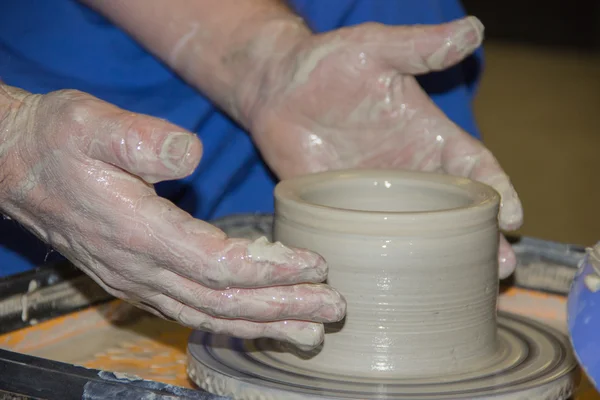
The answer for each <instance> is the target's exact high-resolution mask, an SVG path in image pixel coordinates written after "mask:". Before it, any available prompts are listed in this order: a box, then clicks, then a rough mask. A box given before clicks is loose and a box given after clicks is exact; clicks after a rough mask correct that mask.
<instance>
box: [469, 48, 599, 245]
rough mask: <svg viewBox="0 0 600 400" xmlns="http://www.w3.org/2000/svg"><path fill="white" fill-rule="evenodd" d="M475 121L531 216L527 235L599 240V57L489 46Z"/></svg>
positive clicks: (525, 230) (524, 230)
mask: <svg viewBox="0 0 600 400" xmlns="http://www.w3.org/2000/svg"><path fill="white" fill-rule="evenodd" d="M486 57H487V61H486V70H485V74H484V78H483V82H482V86H481V89H480V92H479V95H478V98H477V101H476V113H477V118H478V121H479V124H480V127H481V129H482V131H483V134H484V136H485V137H484V140H485V143H486V144H487V146H488V147H489V148H490V149H491V150H492V151H493V152H494V153H495V154H496V156H497V157H498V159H499V160H500V162H501V163H502V165H503V166H504V168H505V170H506V171H507V172H508V174H509V175H510V176H511V177H512V180H513V183H514V184H515V186H516V188H517V190H518V191H519V194H520V196H521V199H522V201H523V204H524V208H525V225H524V226H523V228H522V229H521V231H520V232H521V233H522V234H526V235H532V236H536V237H540V238H544V239H549V240H557V241H561V242H569V243H578V244H583V245H589V244H592V243H595V242H596V241H599V240H600V212H599V211H598V208H599V207H600V55H595V56H590V55H585V54H578V53H576V52H568V51H551V50H547V49H538V48H532V47H519V46H515V45H506V44H502V43H488V44H486Z"/></svg>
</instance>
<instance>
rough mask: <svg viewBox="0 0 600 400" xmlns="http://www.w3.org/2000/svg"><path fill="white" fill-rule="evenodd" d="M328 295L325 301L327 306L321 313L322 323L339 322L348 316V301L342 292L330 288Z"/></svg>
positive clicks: (322, 308)
mask: <svg viewBox="0 0 600 400" xmlns="http://www.w3.org/2000/svg"><path fill="white" fill-rule="evenodd" d="M328 291H329V293H328V295H327V296H326V298H325V299H324V301H323V303H325V305H324V306H323V307H321V312H320V313H319V314H320V315H321V317H322V318H323V321H322V322H338V321H341V320H342V319H343V318H344V317H345V316H346V299H344V296H342V295H341V293H340V292H338V291H337V290H335V289H333V288H330V287H329V288H328Z"/></svg>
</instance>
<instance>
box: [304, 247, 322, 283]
mask: <svg viewBox="0 0 600 400" xmlns="http://www.w3.org/2000/svg"><path fill="white" fill-rule="evenodd" d="M297 251H298V252H299V255H300V258H301V259H302V264H303V265H300V267H301V268H302V270H303V276H304V279H306V282H315V283H316V282H323V281H324V280H325V279H327V274H328V273H329V265H328V264H327V262H326V261H325V259H324V258H323V257H321V256H320V255H318V254H316V253H313V252H310V251H307V250H297Z"/></svg>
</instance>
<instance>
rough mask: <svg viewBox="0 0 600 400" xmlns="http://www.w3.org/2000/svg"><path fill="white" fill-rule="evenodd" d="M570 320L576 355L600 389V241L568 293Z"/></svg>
mask: <svg viewBox="0 0 600 400" xmlns="http://www.w3.org/2000/svg"><path fill="white" fill-rule="evenodd" d="M567 321H568V326H569V334H570V337H571V343H572V345H573V349H574V351H575V355H576V356H577V359H578V361H579V363H580V365H581V367H582V368H583V370H584V371H585V372H586V374H587V376H588V378H589V379H590V381H591V382H592V383H593V385H594V386H595V387H596V390H598V389H600V387H599V386H598V383H600V243H598V244H597V245H596V247H594V248H593V249H588V251H587V254H586V256H585V258H584V259H583V260H582V262H581V265H580V266H579V270H578V271H577V275H576V276H575V280H574V281H573V285H572V286H571V292H570V293H569V300H568V304H567Z"/></svg>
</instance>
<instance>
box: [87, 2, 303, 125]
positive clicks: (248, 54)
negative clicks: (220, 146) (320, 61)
mask: <svg viewBox="0 0 600 400" xmlns="http://www.w3.org/2000/svg"><path fill="white" fill-rule="evenodd" d="M81 1H82V2H83V3H85V4H87V5H89V6H91V7H93V8H94V9H96V10H97V11H98V12H100V13H102V14H104V15H105V16H107V17H108V18H109V19H111V20H112V21H113V22H114V23H115V24H117V25H119V26H120V27H122V28H123V29H124V30H125V31H127V32H128V33H129V34H131V35H132V36H133V37H134V38H135V39H136V40H137V41H138V42H139V43H141V44H142V45H143V46H145V47H146V48H147V49H148V50H149V51H150V52H152V53H153V54H155V55H156V56H157V57H159V58H160V59H162V60H163V61H164V62H165V63H166V64H168V65H169V66H170V67H171V68H172V69H174V70H175V71H176V72H177V73H178V74H180V76H182V77H183V78H184V79H185V80H187V81H188V82H189V83H191V84H192V85H194V86H195V87H197V88H198V89H199V90H201V91H202V92H203V93H205V94H206V95H208V96H209V97H210V98H211V99H212V100H213V101H215V102H216V103H217V104H218V105H219V106H220V107H222V108H223V109H224V110H225V111H227V112H228V113H230V114H231V115H232V116H233V117H235V118H237V119H238V120H239V121H240V122H241V123H243V124H247V121H246V120H247V118H248V115H247V114H248V113H249V110H250V109H251V108H252V104H251V103H252V101H253V98H255V97H256V96H259V95H260V86H261V80H263V79H265V77H264V71H265V70H266V69H268V65H269V64H270V63H274V62H275V63H276V60H277V55H278V54H280V53H281V52H283V51H285V50H286V49H289V48H290V47H291V46H293V44H294V43H295V41H296V40H298V38H300V37H303V36H304V35H310V30H309V29H308V28H307V27H306V25H305V24H304V23H303V22H302V21H301V19H300V18H298V16H297V15H296V14H294V13H293V11H292V10H291V9H290V8H288V7H287V5H286V4H285V2H284V1H282V0H243V1H240V0H195V1H194V0H170V1H164V0H81ZM140 73H143V71H140Z"/></svg>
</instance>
